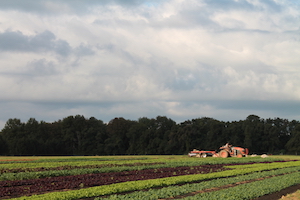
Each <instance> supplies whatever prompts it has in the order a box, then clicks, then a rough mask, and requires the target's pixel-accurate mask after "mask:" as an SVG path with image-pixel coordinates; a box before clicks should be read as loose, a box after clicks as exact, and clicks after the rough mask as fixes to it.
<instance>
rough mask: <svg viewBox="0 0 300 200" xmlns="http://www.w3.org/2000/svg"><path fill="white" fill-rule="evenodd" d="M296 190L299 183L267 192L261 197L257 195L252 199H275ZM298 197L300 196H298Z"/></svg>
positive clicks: (299, 187) (299, 186) (298, 187)
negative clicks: (270, 192)
mask: <svg viewBox="0 0 300 200" xmlns="http://www.w3.org/2000/svg"><path fill="white" fill-rule="evenodd" d="M297 190H300V184H299V185H294V186H291V187H288V188H285V189H283V190H280V191H278V192H274V193H272V194H267V195H264V196H261V197H258V198H256V199H254V200H275V199H280V198H281V197H282V196H285V195H287V194H291V193H294V192H296V191H297ZM299 199H300V197H299Z"/></svg>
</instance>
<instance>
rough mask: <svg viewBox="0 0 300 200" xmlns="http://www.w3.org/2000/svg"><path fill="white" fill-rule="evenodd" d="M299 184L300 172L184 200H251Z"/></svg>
mask: <svg viewBox="0 0 300 200" xmlns="http://www.w3.org/2000/svg"><path fill="white" fill-rule="evenodd" d="M297 184H300V172H296V173H292V174H287V175H284V176H277V177H272V178H269V179H264V180H261V181H255V182H251V183H246V184H242V185H238V186H236V187H231V188H228V189H223V190H219V191H215V192H207V193H201V194H198V195H195V196H190V197H186V198H184V199H185V200H195V199H208V200H209V199H226V200H245V199H253V198H257V197H260V196H263V195H266V194H270V193H274V192H277V191H280V190H282V189H284V188H287V187H290V186H293V185H297Z"/></svg>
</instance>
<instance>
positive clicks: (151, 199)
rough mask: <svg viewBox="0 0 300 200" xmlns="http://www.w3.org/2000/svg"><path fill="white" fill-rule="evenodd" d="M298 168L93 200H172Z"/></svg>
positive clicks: (293, 169) (293, 168)
mask: <svg viewBox="0 0 300 200" xmlns="http://www.w3.org/2000/svg"><path fill="white" fill-rule="evenodd" d="M299 170H300V166H298V167H292V168H283V169H277V170H272V171H264V172H256V173H252V174H248V175H242V176H236V177H231V178H222V179H213V180H211V181H203V182H201V183H192V184H185V185H181V186H169V187H164V188H161V189H150V190H148V191H137V192H132V193H129V194H125V195H111V196H109V197H107V198H101V197H99V198H95V200H101V199H103V200H104V199H105V200H127V199H140V200H155V199H162V198H172V197H175V196H179V195H186V194H188V193H192V192H196V191H201V190H204V189H209V188H214V187H220V186H224V185H228V184H233V183H237V182H242V181H248V180H253V179H258V178H263V177H268V176H274V175H280V174H286V173H292V172H297V171H299Z"/></svg>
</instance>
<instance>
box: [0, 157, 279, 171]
mask: <svg viewBox="0 0 300 200" xmlns="http://www.w3.org/2000/svg"><path fill="white" fill-rule="evenodd" d="M146 158H147V157H143V158H142V157H138V158H134V157H133V158H132V159H123V160H118V159H115V160H113V159H108V160H101V159H100V160H99V159H95V158H89V157H87V158H85V159H84V158H81V159H79V158H77V159H75V158H73V159H70V158H69V159H64V160H63V159H54V160H49V159H47V160H40V161H39V162H36V161H31V162H18V161H16V162H10V163H2V164H0V168H1V169H15V168H39V167H43V168H51V167H61V166H66V165H67V166H85V165H114V164H118V165H123V164H134V163H158V162H162V163H169V164H170V165H171V164H173V163H174V165H177V164H179V163H180V164H181V166H193V165H194V166H195V165H206V164H229V163H245V162H265V161H270V162H273V161H278V160H282V159H280V158H260V157H257V158H252V157H247V158H227V159H223V158H205V159H199V158H189V157H178V159H177V158H176V157H173V158H172V157H171V159H164V158H151V157H149V159H146ZM42 161H43V162H42ZM0 163H1V162H0Z"/></svg>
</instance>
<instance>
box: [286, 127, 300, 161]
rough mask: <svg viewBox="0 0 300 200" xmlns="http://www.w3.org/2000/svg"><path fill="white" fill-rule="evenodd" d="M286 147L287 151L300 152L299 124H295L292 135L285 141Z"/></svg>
mask: <svg viewBox="0 0 300 200" xmlns="http://www.w3.org/2000/svg"><path fill="white" fill-rule="evenodd" d="M286 148H287V150H288V152H290V153H294V154H296V155H298V153H299V152H300V125H297V126H296V127H295V129H294V130H293V131H292V137H291V139H290V140H289V141H288V142H287V144H286Z"/></svg>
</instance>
